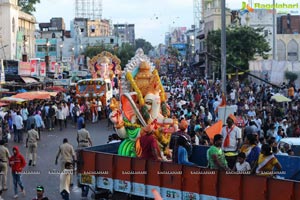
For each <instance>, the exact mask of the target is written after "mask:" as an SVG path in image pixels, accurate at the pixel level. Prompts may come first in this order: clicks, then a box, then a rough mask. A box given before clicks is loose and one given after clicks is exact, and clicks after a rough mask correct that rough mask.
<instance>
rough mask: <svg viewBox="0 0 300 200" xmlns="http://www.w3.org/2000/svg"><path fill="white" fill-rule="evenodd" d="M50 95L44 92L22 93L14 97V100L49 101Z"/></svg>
mask: <svg viewBox="0 0 300 200" xmlns="http://www.w3.org/2000/svg"><path fill="white" fill-rule="evenodd" d="M51 95H52V93H51V92H45V91H34V92H23V93H19V94H16V95H14V96H13V97H15V98H22V99H27V100H33V99H50V97H51Z"/></svg>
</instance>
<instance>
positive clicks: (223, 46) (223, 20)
mask: <svg viewBox="0 0 300 200" xmlns="http://www.w3.org/2000/svg"><path fill="white" fill-rule="evenodd" d="M225 1H226V0H221V79H222V92H224V94H225V96H226V2H225Z"/></svg>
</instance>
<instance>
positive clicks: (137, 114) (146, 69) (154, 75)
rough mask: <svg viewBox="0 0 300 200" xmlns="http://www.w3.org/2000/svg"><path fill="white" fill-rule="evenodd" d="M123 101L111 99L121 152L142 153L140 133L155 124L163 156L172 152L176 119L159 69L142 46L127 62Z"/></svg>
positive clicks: (113, 119) (112, 115) (123, 77)
mask: <svg viewBox="0 0 300 200" xmlns="http://www.w3.org/2000/svg"><path fill="white" fill-rule="evenodd" d="M121 86H122V93H121V95H120V101H117V100H116V99H112V101H111V104H110V108H111V109H112V112H111V114H110V119H111V121H112V122H113V123H114V125H115V128H116V131H117V133H118V135H119V137H121V138H123V139H124V140H123V142H122V143H121V144H120V147H119V150H118V154H119V155H123V156H131V157H136V156H139V155H141V147H140V143H139V137H140V136H141V135H143V134H144V133H143V129H142V127H145V126H147V125H153V126H152V127H154V132H155V137H156V139H157V142H158V144H159V147H160V150H161V152H162V157H163V158H164V155H168V154H169V150H168V143H169V141H170V138H171V133H172V132H174V131H176V130H177V124H178V122H177V120H176V119H172V118H169V115H170V110H169V107H168V105H167V102H166V101H167V97H166V94H165V92H164V88H163V86H162V84H161V82H160V77H159V74H158V71H157V70H156V69H155V66H153V63H151V62H150V60H149V58H148V57H147V56H146V55H144V52H143V50H142V49H138V50H137V51H136V54H135V56H134V57H133V58H132V59H131V60H130V62H129V63H128V64H127V65H126V68H125V69H124V71H123V74H122V79H121Z"/></svg>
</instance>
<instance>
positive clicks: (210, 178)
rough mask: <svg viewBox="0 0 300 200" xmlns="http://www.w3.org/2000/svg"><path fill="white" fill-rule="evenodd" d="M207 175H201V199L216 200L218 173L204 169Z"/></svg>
mask: <svg viewBox="0 0 300 200" xmlns="http://www.w3.org/2000/svg"><path fill="white" fill-rule="evenodd" d="M203 170H205V171H206V173H203V174H201V179H200V194H201V195H200V197H201V198H200V199H215V197H217V196H218V173H219V172H218V171H215V170H210V169H203Z"/></svg>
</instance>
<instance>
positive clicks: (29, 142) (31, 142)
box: [26, 124, 39, 166]
mask: <svg viewBox="0 0 300 200" xmlns="http://www.w3.org/2000/svg"><path fill="white" fill-rule="evenodd" d="M38 140H39V133H38V132H37V131H36V130H35V129H34V124H31V129H30V130H29V131H28V133H27V139H26V148H28V157H29V163H28V165H29V166H31V164H32V166H35V165H36V158H37V141H38Z"/></svg>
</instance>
